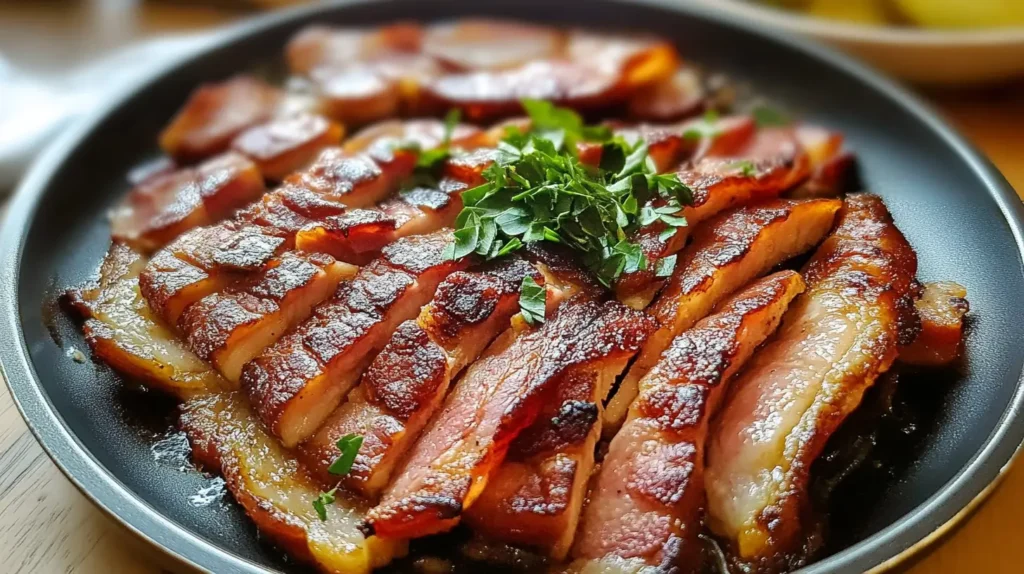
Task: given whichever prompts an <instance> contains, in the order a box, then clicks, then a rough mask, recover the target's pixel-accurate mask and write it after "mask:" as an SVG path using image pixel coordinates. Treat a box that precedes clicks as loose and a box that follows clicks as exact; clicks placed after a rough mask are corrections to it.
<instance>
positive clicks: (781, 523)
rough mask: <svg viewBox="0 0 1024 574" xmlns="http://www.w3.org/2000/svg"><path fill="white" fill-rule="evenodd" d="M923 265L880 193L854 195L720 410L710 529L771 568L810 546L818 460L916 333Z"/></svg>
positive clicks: (791, 561)
mask: <svg viewBox="0 0 1024 574" xmlns="http://www.w3.org/2000/svg"><path fill="white" fill-rule="evenodd" d="M916 269H917V258H916V256H915V255H914V251H913V250H912V249H911V247H910V245H909V244H908V243H907V241H906V239H904V237H903V235H902V234H901V233H900V232H899V230H898V229H897V228H896V226H895V225H893V223H892V219H891V217H890V216H889V213H888V211H887V210H886V208H885V205H884V204H883V203H882V200H881V199H880V198H878V197H877V196H873V195H867V194H856V195H851V196H849V197H848V198H847V199H846V201H845V203H844V206H843V209H842V211H841V212H840V214H839V217H838V223H837V226H836V229H835V231H834V233H833V234H832V235H831V236H830V237H829V238H828V239H827V240H826V241H825V242H824V243H823V244H822V245H821V247H819V248H818V251H817V252H816V253H815V255H814V257H813V258H812V259H811V260H810V262H808V264H807V266H806V267H805V270H804V279H805V280H806V282H807V292H806V293H805V294H804V295H803V296H802V297H801V298H799V299H798V300H797V301H796V302H795V303H794V304H793V307H792V308H791V309H790V310H789V312H788V313H787V315H786V317H785V319H784V321H783V325H782V327H781V328H780V329H779V333H778V336H777V338H776V339H775V340H774V341H772V342H771V343H769V344H768V345H767V346H766V347H765V348H764V349H762V350H760V351H759V352H758V353H757V354H755V356H754V358H753V359H752V360H751V361H750V363H749V364H748V366H747V368H746V369H745V370H744V372H743V373H742V374H741V375H740V377H739V378H738V379H737V380H736V381H734V382H733V392H732V393H731V395H730V398H729V400H728V402H727V404H726V405H724V406H723V408H722V411H721V414H720V416H719V418H718V419H717V423H716V425H715V427H714V428H713V429H712V432H711V435H710V437H711V440H710V443H709V446H708V456H707V464H708V467H707V480H706V481H705V484H706V486H707V492H708V511H709V517H710V523H711V527H712V528H713V529H714V531H715V532H716V533H718V534H720V535H721V536H722V537H723V538H724V539H725V540H726V541H727V542H728V546H729V550H730V551H731V553H732V554H733V555H734V556H735V557H736V559H737V560H738V561H741V562H749V563H751V564H753V565H755V566H756V567H758V568H761V569H763V570H764V571H772V570H775V569H779V568H783V567H789V566H791V565H799V564H800V563H801V560H803V559H805V558H806V552H809V551H812V550H813V548H808V547H807V546H813V544H806V542H807V538H806V536H805V534H806V531H805V528H806V526H807V524H808V522H807V519H809V518H810V517H811V515H810V513H811V511H812V509H811V508H810V500H809V494H808V492H807V485H808V480H809V471H810V467H811V463H812V462H813V461H814V459H815V458H816V457H817V456H818V454H819V453H820V452H821V450H822V449H823V448H824V446H825V442H826V441H827V440H828V438H829V436H830V435H831V434H832V433H833V432H834V431H835V429H836V428H837V427H838V426H839V425H840V424H841V423H842V421H843V420H844V419H845V418H846V416H847V415H848V414H849V413H850V412H851V411H853V409H855V408H856V407H857V405H858V404H859V403H860V399H861V396H862V395H863V393H864V391H865V390H866V389H867V388H868V387H870V386H871V385H872V383H873V382H874V380H875V378H876V377H877V376H878V375H879V374H881V373H883V372H885V371H886V370H887V369H888V368H889V366H890V364H891V363H892V361H893V360H894V359H895V358H896V354H897V350H898V346H899V345H900V344H901V343H907V342H909V341H912V340H913V338H914V336H915V335H916V330H917V321H916V319H917V317H916V313H915V312H914V306H913V300H912V291H913V288H914V283H915V280H914V275H915V273H916Z"/></svg>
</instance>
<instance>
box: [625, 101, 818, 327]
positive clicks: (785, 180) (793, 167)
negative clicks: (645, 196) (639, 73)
mask: <svg viewBox="0 0 1024 574" xmlns="http://www.w3.org/2000/svg"><path fill="white" fill-rule="evenodd" d="M688 126H689V127H688V128H687V130H688V131H690V133H694V132H696V133H700V134H703V136H702V137H701V138H700V140H699V141H698V143H697V149H696V150H695V151H694V154H695V157H696V160H695V161H694V162H692V163H691V164H689V165H687V166H684V167H683V168H682V169H680V170H679V171H678V173H677V176H678V177H679V180H680V181H681V182H682V183H683V184H684V185H686V186H687V187H689V188H690V190H691V191H692V192H693V205H690V206H686V207H685V208H683V210H682V212H681V213H679V214H678V215H681V216H683V217H685V218H686V221H687V227H682V228H678V229H676V232H675V233H670V232H666V229H667V226H666V225H665V224H664V223H663V222H661V221H655V222H654V223H652V224H650V225H647V226H645V227H643V228H641V229H640V230H638V231H637V233H636V236H635V237H634V241H636V242H637V243H639V244H640V248H641V249H642V250H643V252H644V255H645V256H646V257H647V260H648V261H650V262H656V261H658V260H659V259H661V258H662V257H668V256H671V255H672V254H674V253H676V252H677V251H679V250H680V249H682V247H683V246H684V245H685V244H686V240H687V238H688V237H689V234H690V231H691V229H693V228H694V226H696V225H697V224H698V223H700V222H701V221H704V220H705V219H708V218H709V217H711V216H713V215H715V214H716V213H719V212H721V211H723V210H725V209H728V208H730V207H735V206H737V205H742V204H746V203H751V202H753V201H758V200H763V199H769V198H772V197H777V196H778V195H779V194H781V193H782V192H783V191H785V190H786V189H787V188H789V187H792V186H794V185H796V184H797V183H799V182H800V181H801V180H803V179H805V178H806V177H807V176H808V174H809V173H810V171H809V170H810V163H809V159H808V157H807V155H806V154H805V153H803V151H802V148H800V146H799V144H798V142H797V140H796V139H795V137H794V136H793V135H792V132H791V131H790V130H781V129H766V130H759V131H757V132H756V133H755V131H754V123H753V120H752V119H750V118H746V117H742V116H741V117H736V118H723V119H721V120H717V121H715V122H706V121H705V120H703V119H702V120H695V121H693V122H690V123H689V124H688ZM655 269H656V266H655V265H654V264H653V263H652V264H651V265H648V266H647V268H646V269H641V270H638V271H636V272H633V273H624V274H623V275H622V277H620V278H619V281H618V282H617V283H616V285H615V292H616V295H617V296H618V298H619V300H620V301H622V302H624V303H626V304H627V305H629V306H630V307H633V308H634V309H642V308H644V307H646V306H647V305H648V304H650V302H651V301H652V300H653V299H654V297H655V296H656V295H657V293H658V291H659V290H660V289H661V287H662V286H663V285H664V280H663V279H661V278H659V277H657V276H656V275H655Z"/></svg>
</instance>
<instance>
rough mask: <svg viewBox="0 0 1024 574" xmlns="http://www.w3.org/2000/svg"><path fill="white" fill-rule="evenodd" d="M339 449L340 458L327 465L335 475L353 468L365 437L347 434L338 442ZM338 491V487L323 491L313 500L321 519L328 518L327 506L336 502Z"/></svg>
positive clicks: (345, 472) (328, 469)
mask: <svg viewBox="0 0 1024 574" xmlns="http://www.w3.org/2000/svg"><path fill="white" fill-rule="evenodd" d="M336 444H337V446H338V450H340V451H341V454H340V455H339V456H338V458H336V459H334V462H332V463H331V466H329V467H327V472H329V473H331V474H334V475H344V474H348V472H349V471H350V470H352V463H353V462H355V460H356V454H358V453H359V448H360V447H361V446H363V437H361V436H359V435H357V434H347V435H345V436H343V437H341V438H340V439H338V442H337V443H336ZM337 491H338V487H337V486H335V487H334V488H332V489H330V490H328V491H327V492H321V493H320V494H319V495H318V496H317V497H316V499H314V500H313V510H316V514H317V516H319V517H320V520H327V506H328V505H331V504H334V500H335V494H336V493H337Z"/></svg>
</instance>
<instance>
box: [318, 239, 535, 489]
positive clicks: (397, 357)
mask: <svg viewBox="0 0 1024 574" xmlns="http://www.w3.org/2000/svg"><path fill="white" fill-rule="evenodd" d="M528 275H529V276H532V277H534V279H535V280H536V281H537V282H539V283H541V284H543V282H544V279H543V276H542V275H541V274H540V273H539V272H538V271H537V270H536V269H535V268H534V267H533V266H532V265H530V264H529V263H527V262H526V261H524V260H521V259H512V260H509V261H501V262H498V263H496V264H492V265H489V266H487V267H485V268H483V269H481V270H479V271H474V272H465V271H460V272H456V273H454V274H452V275H450V276H449V277H448V278H447V279H445V280H444V281H443V282H442V283H441V285H440V286H439V287H438V289H437V292H436V294H435V296H434V299H433V301H431V302H430V303H429V304H427V305H426V306H425V307H424V308H423V310H422V311H421V312H420V314H419V317H417V318H416V320H411V321H406V322H405V323H403V324H402V325H401V326H399V328H398V330H397V331H396V332H395V334H394V336H392V337H391V341H390V342H389V343H388V345H387V346H386V347H384V349H383V350H382V351H381V352H380V354H379V355H377V357H376V359H374V361H373V363H371V365H370V367H369V368H368V369H367V370H366V372H365V374H364V375H363V378H362V381H361V382H360V384H359V387H358V388H356V389H355V390H354V391H352V392H351V393H350V394H349V398H348V401H347V402H346V403H344V404H343V405H342V406H341V407H339V408H338V410H337V411H335V413H334V414H332V415H331V417H330V418H329V419H328V420H327V422H325V423H324V425H323V427H322V428H321V429H320V431H319V432H317V434H316V435H314V436H313V438H311V439H310V440H309V441H307V442H306V443H304V444H303V445H302V447H301V449H300V453H301V456H302V458H303V461H304V462H306V464H307V465H308V466H309V467H310V468H311V469H312V470H313V471H314V472H315V473H316V474H317V475H318V476H319V477H320V478H321V480H323V481H324V482H325V483H331V482H333V481H336V480H337V477H331V476H330V475H329V473H328V472H327V467H328V466H330V464H331V462H333V460H334V459H335V458H336V457H337V456H338V449H337V447H336V446H335V443H336V442H337V441H338V439H340V438H341V437H343V436H345V435H347V434H350V433H351V434H357V435H360V436H362V437H363V444H362V447H361V448H360V450H359V454H358V456H357V457H356V460H355V464H354V465H353V467H352V470H351V471H350V472H349V473H348V474H347V475H346V476H345V477H344V482H345V484H346V485H347V486H348V487H350V488H352V489H354V490H357V491H359V492H362V493H364V494H367V495H370V496H375V495H376V494H377V493H379V492H380V490H381V489H382V488H383V487H384V486H385V484H386V483H387V481H388V479H389V478H390V476H391V470H392V468H393V467H394V465H395V463H396V462H397V461H398V459H399V458H400V457H401V456H402V455H403V454H404V453H405V452H406V451H407V450H408V448H409V446H411V444H412V442H413V441H414V440H415V438H416V436H417V435H418V434H419V432H420V431H421V430H422V429H423V427H424V425H426V424H427V421H428V420H429V419H430V417H432V416H433V415H434V413H435V412H436V411H437V409H438V408H440V406H441V401H442V400H443V399H444V396H445V394H446V392H447V390H448V387H449V385H450V384H451V382H452V380H453V379H454V378H455V377H456V375H458V374H459V372H461V371H462V369H463V368H465V367H466V365H468V364H469V363H471V362H473V361H474V360H476V358H477V357H478V356H479V355H480V353H481V352H482V351H483V349H484V347H486V346H487V344H488V343H490V342H491V340H492V339H494V337H496V336H497V335H498V334H499V333H500V332H501V331H503V330H505V329H506V328H507V327H508V325H509V319H511V318H512V316H513V315H514V314H515V313H517V312H518V311H519V286H520V283H521V282H522V279H523V277H526V276H528Z"/></svg>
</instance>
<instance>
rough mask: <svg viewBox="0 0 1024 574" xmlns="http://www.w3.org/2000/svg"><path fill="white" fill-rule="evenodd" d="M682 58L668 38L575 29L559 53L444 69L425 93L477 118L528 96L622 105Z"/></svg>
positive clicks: (590, 105) (586, 106) (503, 112)
mask: <svg viewBox="0 0 1024 574" xmlns="http://www.w3.org/2000/svg"><path fill="white" fill-rule="evenodd" d="M677 62H678V55H677V54H676V51H675V48H673V47H672V46H671V45H670V44H668V43H665V42H661V41H658V40H653V39H648V38H626V37H608V36H598V35H593V34H588V33H584V32H573V33H571V34H570V35H569V38H568V41H567V44H566V48H565V51H564V53H563V54H561V55H559V56H557V57H553V58H549V59H545V60H532V61H529V62H526V63H525V64H522V65H520V66H515V67H511V68H507V69H500V70H477V71H470V72H465V73H450V74H444V75H441V76H440V77H438V78H436V79H434V80H431V81H429V82H428V83H427V84H426V85H425V86H423V90H422V91H423V93H422V96H423V97H424V98H425V99H427V100H428V101H432V102H436V104H435V105H436V106H437V107H440V108H441V109H445V108H450V107H458V108H460V109H461V110H462V112H463V114H465V116H466V117H468V118H470V119H472V120H474V121H482V120H489V119H495V118H499V117H502V116H511V115H515V114H518V113H522V106H521V104H520V102H521V101H522V100H523V99H542V100H548V101H552V102H554V103H557V104H558V105H563V106H568V107H572V108H576V109H580V110H594V109H598V108H607V107H610V106H614V105H617V104H621V103H623V101H624V100H625V99H626V98H628V97H629V96H630V95H632V94H633V93H636V92H637V91H639V90H640V89H643V88H644V87H646V86H649V85H651V84H654V83H657V82H659V81H661V80H662V79H664V78H667V77H669V76H670V75H671V74H672V72H673V71H674V70H675V68H676V65H677Z"/></svg>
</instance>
